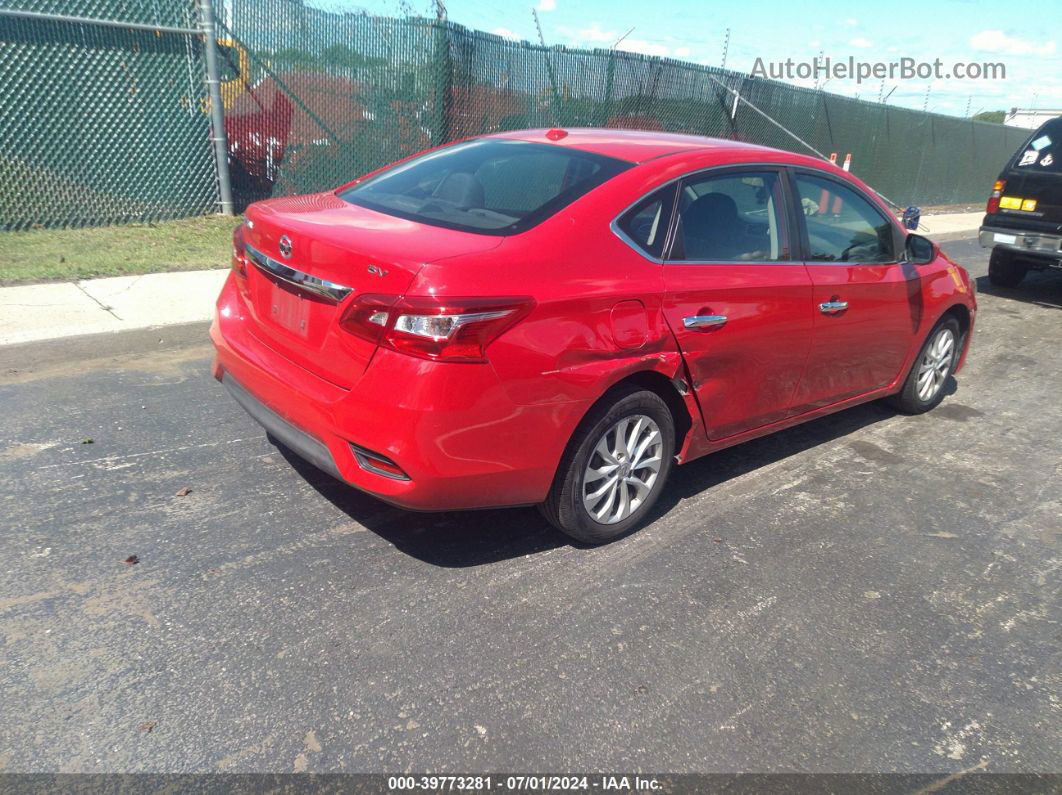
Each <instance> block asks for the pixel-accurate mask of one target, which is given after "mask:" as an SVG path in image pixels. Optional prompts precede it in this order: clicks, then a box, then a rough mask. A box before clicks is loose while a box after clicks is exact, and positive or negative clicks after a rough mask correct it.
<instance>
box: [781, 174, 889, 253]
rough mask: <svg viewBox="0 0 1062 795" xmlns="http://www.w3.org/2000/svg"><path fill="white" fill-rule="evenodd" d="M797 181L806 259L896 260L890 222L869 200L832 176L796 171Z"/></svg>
mask: <svg viewBox="0 0 1062 795" xmlns="http://www.w3.org/2000/svg"><path fill="white" fill-rule="evenodd" d="M796 184H797V193H798V194H799V197H800V208H801V210H802V211H803V214H804V221H805V224H806V226H807V230H808V260H809V261H812V262H851V263H864V264H873V263H881V262H895V261H896V255H895V250H894V240H893V226H892V222H891V221H889V219H888V218H886V217H885V216H884V215H883V214H882V213H881V212H880V211H879V210H878V209H877V207H875V206H874V205H873V204H871V203H870V201H868V200H867V199H866V198H864V197H863V196H860V195H859V194H858V193H856V192H855V191H854V190H852V189H851V188H848V187H845V186H844V185H842V184H840V183H839V182H835V181H834V180H832V179H823V178H821V177H814V176H811V175H810V174H797V177H796Z"/></svg>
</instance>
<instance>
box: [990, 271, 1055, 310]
mask: <svg viewBox="0 0 1062 795" xmlns="http://www.w3.org/2000/svg"><path fill="white" fill-rule="evenodd" d="M977 292H978V293H979V294H983V295H994V296H998V297H999V298H1009V299H1010V300H1012V301H1021V302H1023V303H1026V304H1034V305H1036V306H1042V307H1044V308H1045V309H1062V271H1058V270H1043V271H1030V272H1029V273H1027V274H1026V275H1025V278H1024V279H1022V280H1021V284H1019V285H1018V286H1017V287H996V286H995V285H994V284H992V282H990V281H989V280H988V277H987V276H981V277H979V278H978V279H977Z"/></svg>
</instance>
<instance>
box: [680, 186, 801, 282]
mask: <svg viewBox="0 0 1062 795" xmlns="http://www.w3.org/2000/svg"><path fill="white" fill-rule="evenodd" d="M781 186H782V183H781V179H780V177H779V175H778V173H776V172H748V173H727V174H720V175H718V176H711V177H701V178H699V177H693V178H691V179H690V180H689V181H687V182H685V183H684V184H683V185H682V187H681V189H680V193H679V198H678V205H679V209H678V230H677V232H676V235H675V244H674V246H673V249H672V252H671V256H670V259H672V260H683V261H686V262H705V261H712V262H716V261H724V262H729V261H736V262H780V261H784V260H788V259H789V258H790V254H789V244H788V240H787V235H786V229H785V224H784V223H783V218H784V211H783V209H782V208H783V204H782V187H781Z"/></svg>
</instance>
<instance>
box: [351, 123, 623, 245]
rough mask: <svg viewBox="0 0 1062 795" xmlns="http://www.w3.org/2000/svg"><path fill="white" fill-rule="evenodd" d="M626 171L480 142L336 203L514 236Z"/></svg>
mask: <svg viewBox="0 0 1062 795" xmlns="http://www.w3.org/2000/svg"><path fill="white" fill-rule="evenodd" d="M630 165H631V164H630V163H626V162H624V161H622V160H616V159H614V158H611V157H603V156H601V155H595V154H591V153H589V152H582V151H579V150H576V149H568V148H565V147H559V146H550V145H548V144H536V143H527V142H523V141H494V140H480V141H472V142H470V143H466V144H458V145H456V146H451V147H447V148H446V149H441V150H439V151H437V152H432V153H430V154H427V155H424V156H422V157H418V158H416V159H415V160H411V161H409V162H408V163H403V164H402V165H399V166H396V167H394V168H391V169H388V170H387V171H385V172H383V173H382V174H379V175H377V176H376V177H373V178H371V179H369V180H367V181H365V182H363V183H360V184H358V185H354V186H353V187H350V188H348V189H346V190H344V191H341V192H340V193H339V197H340V198H341V199H344V200H345V201H348V202H350V203H351V204H356V205H359V206H361V207H367V208H369V209H370V210H376V211H378V212H382V213H387V214H388V215H395V216H398V217H399V218H406V219H408V220H412V221H419V222H421V223H425V224H431V225H433V226H442V227H446V228H449V229H459V230H461V231H465V232H478V233H480V234H492V235H511V234H518V233H519V232H523V231H526V230H527V229H530V228H531V227H532V226H534V225H535V224H538V223H541V222H542V221H544V220H545V219H546V218H548V217H550V216H551V215H553V214H554V213H556V212H558V211H559V210H561V209H562V208H564V207H566V206H568V205H569V204H571V203H572V202H573V201H575V200H576V199H578V198H579V197H580V196H583V195H584V194H586V193H588V192H589V191H591V190H593V189H594V188H596V187H598V186H599V185H601V184H602V183H603V182H605V181H606V180H609V179H611V178H612V177H614V176H616V175H617V174H619V173H621V172H622V171H625V170H626V169H627V168H629V167H630Z"/></svg>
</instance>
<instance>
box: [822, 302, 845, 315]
mask: <svg viewBox="0 0 1062 795" xmlns="http://www.w3.org/2000/svg"><path fill="white" fill-rule="evenodd" d="M847 308H848V302H847V301H826V302H825V303H822V304H819V311H820V312H822V314H824V315H833V314H836V313H838V312H843V311H844V310H846V309H847Z"/></svg>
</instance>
